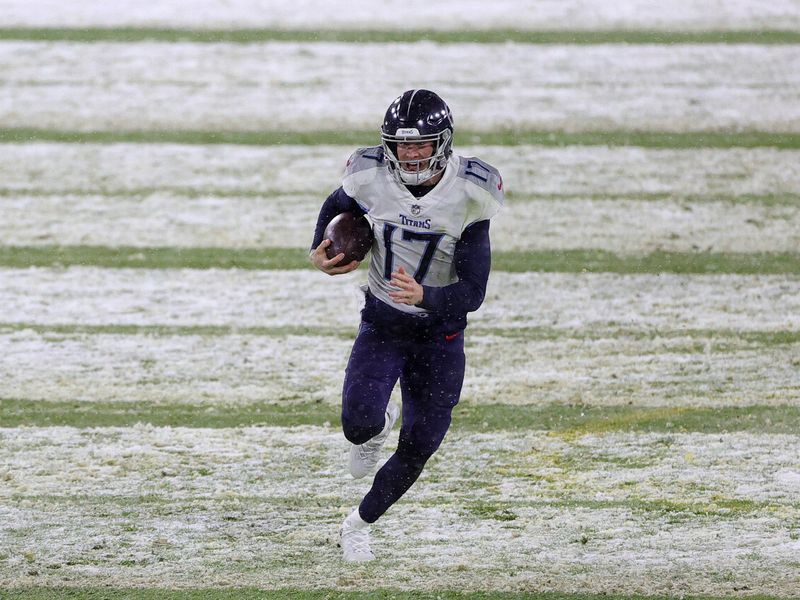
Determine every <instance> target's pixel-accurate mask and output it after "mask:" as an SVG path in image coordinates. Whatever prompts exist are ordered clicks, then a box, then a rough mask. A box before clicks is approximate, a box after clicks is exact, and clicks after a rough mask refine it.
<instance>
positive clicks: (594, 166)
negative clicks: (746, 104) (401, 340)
mask: <svg viewBox="0 0 800 600" xmlns="http://www.w3.org/2000/svg"><path fill="white" fill-rule="evenodd" d="M459 131H460V126H459V125H457V127H456V151H457V152H458V153H459V154H462V155H464V156H478V157H480V158H482V159H483V160H485V161H487V162H489V163H491V164H493V165H496V166H497V167H498V168H499V169H500V170H501V172H502V174H503V180H504V184H505V187H506V191H507V193H508V194H509V195H510V196H511V197H512V198H520V199H524V198H530V197H534V198H540V197H554V198H595V199H597V198H599V199H602V198H628V199H639V198H641V199H646V198H650V197H657V198H665V197H666V198H669V197H674V198H675V199H678V198H683V199H692V200H701V199H716V200H720V199H730V200H737V199H741V200H747V199H748V198H750V197H754V196H758V197H771V196H775V197H784V196H792V197H794V196H800V168H798V164H800V152H798V151H795V150H776V149H773V148H746V149H745V148H727V149H717V148H693V149H687V150H670V149H652V148H635V147H619V148H609V147H604V146H590V147H586V146H567V147H563V148H550V147H541V146H514V147H504V146H473V145H470V144H469V143H468V140H464V139H462V138H459ZM373 143H374V144H378V143H379V139H378V131H377V127H376V128H375V139H374V142H373ZM353 150H354V147H351V146H330V145H323V146H292V145H288V146H287V145H277V146H265V147H257V146H230V145H222V144H220V145H207V146H202V145H178V144H125V143H120V144H58V143H22V144H7V143H6V144H0V181H1V182H2V188H0V189H2V192H3V194H4V195H6V196H8V197H11V198H13V197H15V196H16V195H26V194H30V195H38V194H42V195H51V194H52V195H69V194H96V195H103V194H108V195H112V196H117V195H128V194H130V195H134V196H136V195H147V194H150V193H155V192H163V193H167V192H173V193H175V194H176V195H180V194H186V195H192V196H195V197H196V196H202V195H208V196H237V195H239V196H256V197H258V196H271V195H272V196H274V195H278V194H287V193H290V192H291V193H292V194H308V195H311V194H318V195H320V196H321V195H322V194H325V193H326V192H328V191H329V190H331V189H333V188H335V187H336V186H337V185H339V181H340V177H341V173H342V171H343V169H344V164H345V161H346V160H347V157H348V156H349V155H350V153H351V152H353ZM319 200H320V201H321V200H322V198H321V197H320V198H319Z"/></svg>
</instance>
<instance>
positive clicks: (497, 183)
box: [458, 157, 505, 226]
mask: <svg viewBox="0 0 800 600" xmlns="http://www.w3.org/2000/svg"><path fill="white" fill-rule="evenodd" d="M458 176H459V177H461V178H463V179H464V181H465V190H466V192H467V196H468V198H469V205H468V208H467V216H466V222H465V225H466V226H469V225H471V224H472V223H476V222H478V221H487V220H489V219H491V218H492V217H493V216H495V215H496V214H497V213H498V212H499V211H500V209H501V208H502V207H503V203H504V201H505V190H504V189H503V178H502V177H501V175H500V172H499V171H498V170H497V169H496V168H494V167H493V166H492V165H490V164H488V163H486V162H484V161H482V160H481V159H479V158H475V157H461V161H460V164H459V171H458Z"/></svg>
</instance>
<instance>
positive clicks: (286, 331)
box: [0, 322, 800, 352]
mask: <svg viewBox="0 0 800 600" xmlns="http://www.w3.org/2000/svg"><path fill="white" fill-rule="evenodd" d="M24 330H30V331H35V332H37V333H40V334H58V335H104V334H110V335H147V336H181V335H186V336H198V335H199V336H220V335H253V336H271V337H285V336H290V335H292V336H297V335H313V336H315V337H320V336H327V337H338V338H343V339H353V338H354V337H355V334H356V329H355V328H354V327H321V326H320V327H316V326H315V327H310V326H307V325H280V326H276V327H262V326H250V327H242V326H238V325H134V324H131V325H115V324H102V325H86V324H63V323H48V324H43V323H25V322H14V323H11V322H8V323H4V322H0V334H2V333H5V332H12V331H24ZM486 335H493V336H499V337H507V338H518V339H523V340H553V341H554V340H566V339H581V340H604V339H620V338H633V339H653V338H661V339H670V338H676V337H680V338H684V339H688V340H689V342H688V343H691V344H699V345H701V347H702V348H703V349H704V351H706V350H707V351H709V352H714V351H720V352H721V351H724V350H725V348H728V347H731V346H734V347H737V346H740V345H741V344H743V343H744V344H750V345H757V346H761V347H764V348H767V347H773V346H782V345H787V344H798V343H800V331H790V330H787V331H779V330H774V331H772V330H766V331H756V330H750V331H739V330H736V329H647V328H644V329H641V328H640V329H629V328H625V327H613V328H611V327H609V328H602V327H599V328H579V329H565V328H554V327H480V328H471V329H470V330H469V333H468V342H467V343H468V344H469V342H470V340H471V339H472V338H473V337H476V336H486Z"/></svg>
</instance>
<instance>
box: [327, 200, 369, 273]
mask: <svg viewBox="0 0 800 600" xmlns="http://www.w3.org/2000/svg"><path fill="white" fill-rule="evenodd" d="M324 239H328V240H330V241H331V245H330V246H328V247H327V248H325V253H326V254H327V255H328V258H329V259H331V258H333V257H334V256H336V255H337V254H339V253H340V252H344V258H343V259H342V261H341V262H340V263H339V264H340V265H346V264H348V263H350V262H352V261H354V260H358V261H362V260H364V257H365V256H366V255H367V252H369V249H370V248H372V239H373V236H372V225H370V223H369V221H367V219H366V218H365V217H364V216H363V215H356V214H355V213H352V212H343V213H341V214H338V215H336V216H335V217H334V218H333V219H331V222H330V223H328V226H327V227H326V228H325V238H324Z"/></svg>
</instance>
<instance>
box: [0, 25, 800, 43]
mask: <svg viewBox="0 0 800 600" xmlns="http://www.w3.org/2000/svg"><path fill="white" fill-rule="evenodd" d="M0 40H25V41H48V42H51V41H59V42H119V43H131V42H154V41H155V42H192V43H219V42H224V43H233V44H252V43H260V42H306V43H316V42H344V43H354V44H364V43H387V42H394V43H414V42H421V41H430V42H435V43H439V44H463V43H470V44H504V43H508V42H513V43H518V44H580V45H586V44H797V43H800V32H798V31H791V30H775V29H764V30H758V29H750V30H747V29H744V30H720V31H709V30H699V31H669V30H666V31H665V30H662V31H657V30H648V29H641V30H636V29H616V30H595V31H588V30H544V31H524V30H517V29H488V30H459V31H441V30H418V29H415V30H410V31H400V30H370V29H366V30H359V29H354V30H338V31H337V30H323V31H320V30H310V29H181V28H154V27H73V28H70V27H3V28H0Z"/></svg>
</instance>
